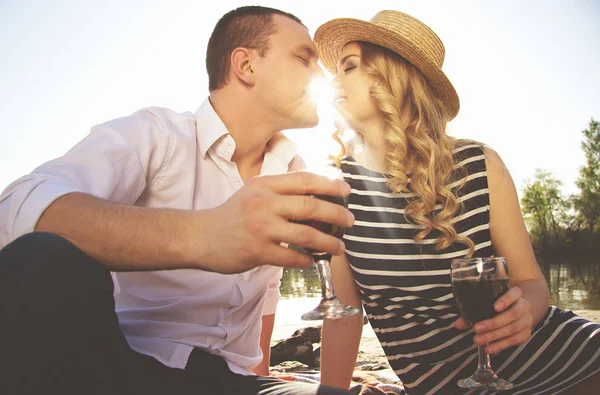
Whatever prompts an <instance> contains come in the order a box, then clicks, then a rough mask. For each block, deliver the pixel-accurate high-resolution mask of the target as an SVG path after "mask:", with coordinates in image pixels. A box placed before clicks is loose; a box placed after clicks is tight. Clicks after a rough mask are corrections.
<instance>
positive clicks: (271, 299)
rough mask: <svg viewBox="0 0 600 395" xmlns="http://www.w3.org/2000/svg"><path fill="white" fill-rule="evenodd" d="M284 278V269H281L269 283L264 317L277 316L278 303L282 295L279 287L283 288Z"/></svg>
mask: <svg viewBox="0 0 600 395" xmlns="http://www.w3.org/2000/svg"><path fill="white" fill-rule="evenodd" d="M282 276H283V269H280V270H279V271H278V272H277V274H275V275H274V276H273V277H272V278H271V280H270V281H269V287H268V288H267V298H266V299H265V306H264V307H263V315H270V314H275V311H276V310H277V303H278V302H279V297H280V296H281V293H280V292H279V287H280V286H281V277H282Z"/></svg>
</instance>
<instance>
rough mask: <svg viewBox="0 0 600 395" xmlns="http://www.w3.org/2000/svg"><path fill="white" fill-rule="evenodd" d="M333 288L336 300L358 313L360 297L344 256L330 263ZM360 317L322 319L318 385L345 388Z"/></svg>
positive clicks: (352, 361)
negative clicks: (319, 378)
mask: <svg viewBox="0 0 600 395" xmlns="http://www.w3.org/2000/svg"><path fill="white" fill-rule="evenodd" d="M331 278H332V282H333V289H334V290H335V293H336V295H337V297H338V299H339V300H340V301H341V302H342V303H345V304H347V305H350V306H355V307H358V308H359V309H361V310H362V305H361V302H360V296H359V293H358V289H357V287H356V283H355V282H354V278H353V276H352V271H351V269H350V265H349V263H348V259H347V258H346V256H345V255H342V256H336V257H334V258H333V261H332V262H331ZM362 327H363V316H362V314H356V315H353V316H350V317H345V318H341V319H338V320H323V329H322V335H321V336H322V339H321V383H322V384H327V385H332V386H334V387H338V388H343V389H348V388H349V387H350V381H351V380H352V372H353V371H354V366H355V364H356V356H357V355H358V346H359V343H360V337H361V335H362Z"/></svg>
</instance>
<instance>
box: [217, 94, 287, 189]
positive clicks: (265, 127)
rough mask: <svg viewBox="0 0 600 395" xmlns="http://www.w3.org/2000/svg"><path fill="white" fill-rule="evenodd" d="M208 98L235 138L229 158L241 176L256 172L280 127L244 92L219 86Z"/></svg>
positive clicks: (245, 176)
mask: <svg viewBox="0 0 600 395" xmlns="http://www.w3.org/2000/svg"><path fill="white" fill-rule="evenodd" d="M209 99H210V103H211V105H212V107H213V109H214V110H215V112H216V113H217V115H218V116H219V118H221V120H222V121H223V123H224V124H225V126H226V127H227V130H228V131H229V133H230V134H231V136H232V137H233V140H234V141H235V146H236V148H235V152H234V154H233V157H232V158H231V160H232V161H233V162H235V163H236V164H237V167H238V171H239V172H240V175H241V176H242V179H243V180H244V181H246V180H247V179H249V178H251V177H254V176H257V175H259V174H260V171H261V168H262V163H263V159H264V156H265V152H266V150H267V144H268V142H269V140H270V139H271V138H272V137H273V136H274V135H275V134H277V133H278V132H279V131H278V130H276V129H275V128H274V127H273V126H272V125H270V124H269V123H268V119H269V117H268V116H267V115H266V114H263V113H262V112H261V111H260V109H259V108H256V106H255V105H253V102H252V100H249V98H247V97H245V95H244V94H236V92H230V91H224V90H220V91H217V92H216V93H215V92H213V93H212V94H211V96H210V98H209Z"/></svg>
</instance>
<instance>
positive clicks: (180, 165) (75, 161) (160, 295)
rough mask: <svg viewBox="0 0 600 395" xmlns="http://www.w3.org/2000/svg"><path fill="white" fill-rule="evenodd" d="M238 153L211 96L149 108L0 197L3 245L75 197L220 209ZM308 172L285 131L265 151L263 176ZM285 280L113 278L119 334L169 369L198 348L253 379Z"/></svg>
mask: <svg viewBox="0 0 600 395" xmlns="http://www.w3.org/2000/svg"><path fill="white" fill-rule="evenodd" d="M234 151H235V141H234V140H233V138H232V136H231V135H230V134H229V132H228V131H227V128H226V127H225V125H224V124H223V122H222V121H221V119H220V118H219V116H218V115H217V114H216V113H215V111H214V110H213V108H212V106H211V104H210V102H209V100H208V99H207V100H206V101H205V102H204V103H203V104H202V106H200V108H199V109H198V111H197V112H196V113H195V114H193V113H190V112H187V113H183V114H178V113H175V112H173V111H170V110H167V109H163V108H148V109H143V110H140V111H138V112H136V113H134V114H133V115H131V116H128V117H124V118H119V119H115V120H112V121H109V122H107V123H104V124H101V125H98V126H95V127H94V128H92V131H91V133H90V134H89V135H88V136H87V137H86V138H85V139H83V140H82V141H81V142H80V143H78V144H77V145H76V146H75V147H73V148H72V149H71V150H70V151H69V152H68V153H67V154H65V155H64V156H63V157H61V158H58V159H55V160H52V161H50V162H47V163H45V164H43V165H42V166H40V167H38V168H37V169H35V170H34V171H33V172H32V173H31V174H30V175H27V176H24V177H22V178H20V179H18V180H17V181H15V182H14V183H12V184H11V185H9V186H8V187H7V189H6V190H5V191H4V192H3V194H2V195H0V247H3V246H4V245H6V244H8V243H9V242H11V241H12V240H14V239H15V238H17V237H19V236H21V235H23V234H25V233H28V232H32V231H33V230H34V228H35V225H36V223H37V221H38V219H39V217H40V216H41V215H42V213H43V212H44V210H45V209H46V208H47V207H48V206H49V205H50V204H51V203H52V202H53V201H54V200H56V199H57V198H58V197H60V196H62V195H64V194H66V193H70V192H84V193H88V194H91V195H94V196H97V197H100V198H103V199H107V200H110V201H112V202H115V203H121V204H130V205H136V206H143V207H155V208H174V209H185V210H203V209H210V208H213V207H216V206H219V205H221V204H222V203H224V202H225V201H226V200H227V199H228V198H229V197H230V196H231V195H232V194H233V193H235V192H236V191H237V190H238V189H239V188H241V187H242V185H243V181H242V178H241V177H240V174H239V172H238V169H237V165H236V163H235V162H232V161H231V158H232V156H233V153H234ZM303 166H304V163H303V161H302V160H301V159H300V158H299V157H298V156H297V155H296V150H295V147H294V145H293V144H292V142H291V141H289V140H288V139H286V138H285V137H284V136H283V135H282V134H280V135H277V136H275V137H273V138H272V139H271V141H270V142H269V144H268V147H267V152H266V154H265V157H264V162H263V166H262V169H261V174H263V175H264V174H278V173H284V172H287V171H291V170H298V169H301V168H302V167H303ZM65 220H68V219H65ZM198 237H202V235H198ZM224 247H225V248H226V247H227V246H224ZM281 274H282V270H281V269H280V268H278V267H274V266H260V267H257V268H255V269H253V270H250V271H248V272H246V273H242V274H231V275H225V274H219V273H212V272H205V271H202V270H193V269H181V270H173V271H156V272H119V273H113V278H114V280H115V302H116V311H117V314H118V316H119V322H120V325H121V329H122V331H123V333H124V334H125V337H126V338H127V340H128V342H129V344H130V346H131V347H132V348H133V349H134V350H136V351H139V352H141V353H144V354H147V355H150V356H152V357H154V358H156V359H158V360H159V361H161V362H162V363H163V364H165V365H167V366H171V367H175V368H181V369H182V368H184V367H185V365H186V363H187V360H188V357H189V355H190V352H191V351H192V349H193V348H194V347H200V348H203V349H206V350H208V351H210V352H212V353H214V354H218V355H220V356H222V357H223V358H224V359H225V360H226V361H227V362H228V364H229V367H230V368H231V370H232V371H234V372H237V373H241V374H250V371H251V370H252V369H253V368H254V367H255V366H257V365H258V364H259V363H260V361H261V359H262V352H261V349H260V346H259V339H260V332H261V326H262V315H266V314H273V313H274V312H275V306H276V304H277V301H278V298H279V281H280V278H281Z"/></svg>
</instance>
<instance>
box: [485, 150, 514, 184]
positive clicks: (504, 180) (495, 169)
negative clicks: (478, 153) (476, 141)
mask: <svg viewBox="0 0 600 395" xmlns="http://www.w3.org/2000/svg"><path fill="white" fill-rule="evenodd" d="M483 152H484V155H485V166H486V172H487V176H488V186H489V187H490V188H491V189H501V190H503V189H506V188H508V189H510V190H514V188H515V187H514V183H513V180H512V177H511V176H510V173H509V171H508V168H507V167H506V165H505V164H504V161H503V160H502V158H501V157H500V155H499V154H498V152H496V151H495V150H494V149H492V148H490V147H488V146H484V147H483Z"/></svg>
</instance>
